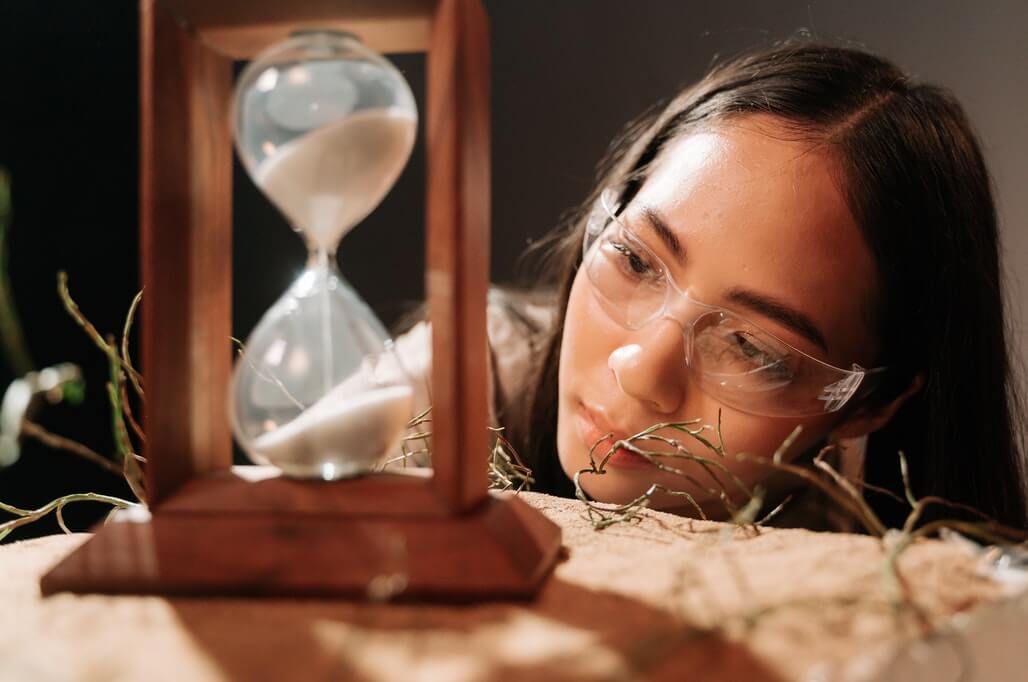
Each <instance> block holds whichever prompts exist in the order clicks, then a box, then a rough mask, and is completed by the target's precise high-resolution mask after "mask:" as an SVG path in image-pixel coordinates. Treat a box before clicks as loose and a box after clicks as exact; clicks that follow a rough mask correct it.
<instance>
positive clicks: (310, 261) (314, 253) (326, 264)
mask: <svg viewBox="0 0 1028 682" xmlns="http://www.w3.org/2000/svg"><path fill="white" fill-rule="evenodd" d="M307 268H308V269H321V268H324V269H326V270H336V269H337V266H336V252H335V249H333V250H332V251H328V250H326V249H317V248H315V249H311V250H310V251H308V252H307Z"/></svg>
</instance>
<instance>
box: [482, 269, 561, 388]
mask: <svg viewBox="0 0 1028 682" xmlns="http://www.w3.org/2000/svg"><path fill="white" fill-rule="evenodd" d="M486 316H487V320H488V333H489V349H490V359H491V363H492V373H493V375H494V376H495V379H496V386H495V391H496V396H495V397H496V403H497V404H498V405H499V406H503V405H507V404H509V402H510V401H511V400H514V399H516V398H517V396H518V395H519V394H520V392H521V389H523V388H525V382H526V381H527V380H529V378H530V377H531V376H533V370H534V369H535V363H536V362H537V361H538V359H539V357H540V356H541V354H542V353H543V352H544V351H545V348H544V346H545V342H546V340H547V339H548V338H549V335H550V332H551V331H552V329H553V325H554V324H556V317H557V306H556V296H555V294H553V293H552V292H548V291H531V290H517V289H509V288H503V287H493V288H491V289H490V290H489V296H488V303H487V306H486Z"/></svg>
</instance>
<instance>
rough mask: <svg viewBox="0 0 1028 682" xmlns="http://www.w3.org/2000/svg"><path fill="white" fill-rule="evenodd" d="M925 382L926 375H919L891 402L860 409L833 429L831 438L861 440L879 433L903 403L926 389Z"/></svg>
mask: <svg viewBox="0 0 1028 682" xmlns="http://www.w3.org/2000/svg"><path fill="white" fill-rule="evenodd" d="M924 382H925V379H924V374H922V373H919V374H917V376H915V377H914V378H913V379H912V380H911V381H910V385H909V386H907V387H906V389H904V390H903V392H902V393H900V394H899V395H898V396H896V397H895V398H893V399H892V400H891V401H890V402H888V403H886V404H884V405H878V406H875V407H858V408H857V409H856V410H855V411H854V412H853V413H852V414H850V415H849V416H848V417H846V418H845V419H843V420H842V421H841V422H839V424H838V425H837V426H836V427H835V428H834V429H832V432H831V434H830V438H832V439H836V440H843V439H846V438H859V437H860V436H865V435H867V434H869V433H873V432H875V431H877V430H878V429H880V428H882V427H883V426H885V425H886V424H888V423H889V420H890V419H892V417H893V415H895V414H896V412H897V411H899V408H900V407H902V406H903V403H905V402H907V400H908V399H909V398H910V397H911V396H912V395H914V394H915V393H917V392H918V391H920V390H921V389H922V388H924Z"/></svg>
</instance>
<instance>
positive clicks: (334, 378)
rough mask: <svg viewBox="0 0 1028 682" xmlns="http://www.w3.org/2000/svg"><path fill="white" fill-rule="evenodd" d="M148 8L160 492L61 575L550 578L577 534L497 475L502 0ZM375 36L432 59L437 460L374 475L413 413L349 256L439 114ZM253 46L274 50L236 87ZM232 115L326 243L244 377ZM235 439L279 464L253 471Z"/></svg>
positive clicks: (429, 583) (146, 300)
mask: <svg viewBox="0 0 1028 682" xmlns="http://www.w3.org/2000/svg"><path fill="white" fill-rule="evenodd" d="M140 20H141V27H140V76H141V78H140V95H141V100H142V102H141V104H142V106H141V107H140V132H141V145H140V202H139V204H140V246H141V248H140V254H141V272H142V277H143V286H144V289H145V294H144V297H143V311H142V316H141V319H140V323H141V339H142V348H141V353H140V356H141V365H142V375H143V378H144V380H145V390H146V404H145V412H144V418H145V422H144V428H145V430H146V443H145V450H144V452H143V453H142V454H143V455H144V456H145V459H146V463H145V467H146V472H145V473H146V498H147V499H146V502H147V509H145V510H143V509H140V510H136V511H137V512H139V513H136V514H118V515H116V516H115V518H114V519H113V520H112V521H111V523H108V524H106V525H104V526H101V527H98V528H97V529H96V531H97V532H96V534H95V535H94V536H93V537H92V538H91V539H90V540H89V541H87V542H86V543H84V544H83V545H82V546H81V547H79V548H78V549H77V550H75V551H74V552H73V553H72V554H71V555H69V556H68V557H66V558H65V559H64V560H62V561H61V562H60V563H59V564H57V565H56V566H55V567H54V569H53V570H52V571H51V572H50V573H48V574H47V575H46V576H44V578H43V579H42V580H41V582H40V588H41V590H42V592H43V593H44V594H51V593H53V592H58V591H63V590H71V591H76V592H109V593H126V592H127V593H137V594H138V593H156V594H189V595H226V594H231V595H240V594H246V595H285V596H291V595H318V596H326V595H327V596H346V597H357V598H367V597H368V596H369V594H370V593H369V588H370V587H371V586H374V585H378V584H380V583H381V582H382V581H381V580H378V579H379V578H381V577H382V576H383V575H387V577H389V580H388V581H387V582H389V584H391V585H397V584H402V586H403V590H402V594H400V595H398V596H401V597H404V598H409V599H418V598H422V597H425V598H430V599H440V598H456V599H458V600H461V601H466V600H468V599H473V598H496V597H527V596H530V595H532V594H534V593H535V592H536V591H537V590H538V589H539V587H540V586H541V585H542V584H543V581H544V580H545V578H546V576H547V575H548V573H549V571H550V569H551V567H552V566H553V565H554V563H555V561H556V559H557V556H558V551H559V549H560V544H561V543H560V529H559V528H558V527H557V526H556V525H555V524H554V523H553V522H551V521H549V520H548V519H547V518H546V517H544V516H543V515H542V514H541V513H540V512H539V511H537V510H535V509H533V508H532V507H531V506H529V504H527V503H526V502H525V501H524V500H523V499H520V498H518V497H517V496H512V495H509V494H498V493H491V492H489V491H487V480H488V479H487V458H488V448H489V445H490V442H489V433H488V431H487V428H486V426H487V424H488V402H487V369H488V360H487V339H486V318H485V304H486V289H487V285H488V274H489V259H488V256H487V255H488V253H489V214H490V209H489V189H490V179H489V167H490V163H489V150H490V141H489V120H490V116H489V100H490V93H489V68H490V67H489V26H488V19H487V17H486V13H485V10H484V8H483V7H482V4H481V1H480V0H346V2H325V1H324V0H290V2H264V1H261V0H218V2H212V1H211V0H140ZM310 26H316V27H318V29H319V30H317V31H315V32H311V31H307V30H300V29H305V27H310ZM298 31H299V32H298ZM350 34H354V35H359V36H360V38H361V39H360V40H358V39H356V38H354V37H353V35H350ZM269 45H277V46H278V47H271V48H269V47H268V46H269ZM365 45H366V46H368V47H364V46H365ZM371 49H374V50H378V51H381V52H384V53H386V52H408V53H409V52H425V53H426V56H427V59H426V68H425V75H426V91H427V97H426V104H425V107H424V109H425V126H424V129H425V132H426V140H425V148H426V159H427V162H426V173H427V180H428V187H427V192H426V195H427V196H426V198H427V202H426V203H427V205H426V212H425V229H426V239H425V244H426V254H425V256H426V258H425V260H426V277H425V283H426V290H427V295H428V301H427V303H428V313H429V316H430V320H431V324H432V371H431V377H430V382H431V395H432V414H431V432H432V433H431V447H432V470H431V472H426V471H425V470H414V469H411V470H396V471H390V470H388V469H387V470H385V471H380V472H373V473H369V474H366V475H361V476H356V475H354V474H357V473H360V472H364V471H367V469H368V468H373V467H375V464H376V463H377V462H378V461H379V458H380V453H381V452H384V451H387V450H388V449H389V448H390V446H391V443H392V442H393V441H394V440H395V438H396V437H397V435H398V433H399V430H400V429H402V427H403V424H404V421H405V419H406V417H407V413H408V412H409V410H410V407H409V401H410V397H409V396H410V385H409V380H408V378H407V376H406V374H405V372H404V371H403V367H402V366H401V363H400V362H399V361H398V360H397V358H396V356H395V354H394V353H393V351H392V348H391V346H390V343H389V341H388V337H387V336H386V335H385V331H384V330H383V329H382V325H381V324H380V323H379V322H377V321H376V320H375V317H374V315H372V314H371V312H370V311H369V310H368V308H367V306H366V305H365V304H364V303H362V302H361V301H360V298H359V297H358V296H357V295H356V294H355V293H354V292H353V290H352V289H351V288H350V287H349V285H347V284H346V283H345V281H344V280H343V278H342V276H341V275H340V274H339V273H338V272H336V270H335V269H334V258H333V253H334V249H335V247H336V246H338V244H339V241H340V240H341V239H342V238H343V235H344V234H345V233H346V231H347V230H348V229H351V228H352V227H353V226H354V225H356V224H358V223H359V222H360V220H361V218H362V217H363V216H364V215H365V214H367V213H368V212H369V211H371V210H373V209H374V208H375V206H376V205H377V204H378V202H379V201H380V200H381V198H382V196H383V195H384V194H385V193H386V192H387V191H388V189H389V187H390V186H391V184H392V182H393V180H394V179H395V177H396V174H397V173H399V172H400V169H401V168H402V167H403V165H404V163H405V161H406V158H407V154H408V153H409V149H410V144H411V137H412V136H413V135H414V130H415V111H414V106H413V103H412V100H411V98H410V92H409V91H408V90H407V87H406V85H405V84H404V83H403V80H402V79H401V78H399V77H398V74H396V72H395V71H393V70H392V68H391V67H390V66H389V65H388V63H385V62H384V61H383V60H382V59H381V58H379V57H377V56H375V55H374V54H372V53H371V51H370V50H371ZM234 60H253V63H252V64H251V65H250V66H249V67H248V68H247V69H246V70H245V71H244V73H243V74H242V75H241V77H240V79H239V81H238V83H237V85H238V87H237V89H236V96H235V98H233V80H232V73H233V61H234ZM233 103H234V106H235V107H236V108H235V112H234V114H235V115H233V111H232V107H233ZM240 120H241V121H242V122H241V123H237V124H236V125H235V126H230V125H227V123H228V122H229V121H233V122H239V121H240ZM232 127H235V128H236V136H235V137H236V144H237V148H238V149H239V152H240V156H241V157H242V159H243V163H244V164H245V165H246V167H247V170H248V171H249V172H250V174H251V177H252V178H253V179H254V181H255V182H256V183H257V185H258V187H260V188H261V189H262V190H263V191H264V192H265V193H266V194H267V195H268V197H269V198H270V199H271V201H272V202H274V203H275V205H276V206H278V208H279V209H280V210H281V211H282V213H283V214H284V215H285V216H286V217H287V219H288V220H289V221H290V222H291V223H292V224H293V226H294V227H296V228H297V229H298V230H299V231H300V236H301V237H302V238H303V239H304V241H305V242H306V243H307V245H308V247H309V250H310V253H311V255H310V258H309V262H308V264H307V268H306V270H305V271H304V272H303V274H302V275H301V276H300V277H299V278H298V279H297V281H296V282H295V283H294V284H293V285H292V286H291V287H290V288H289V290H288V291H286V292H285V294H284V295H283V296H282V298H281V299H280V300H279V301H278V302H277V303H275V304H274V305H273V306H272V307H271V309H269V311H268V312H267V313H266V315H265V316H264V318H263V319H262V320H261V322H260V323H259V324H258V325H257V328H256V329H255V330H254V332H253V333H252V334H251V336H250V338H249V339H248V340H247V343H246V350H245V352H244V354H243V355H242V357H238V358H236V360H235V369H234V371H233V365H232V353H231V352H230V349H231V346H230V345H229V337H230V335H231V300H232V287H231V283H232V277H231V266H232V248H231V247H232V230H231V226H232V210H231V209H232V203H231V195H232V192H231V180H232V144H233V135H232V132H233V131H232ZM340 151H346V152H347V153H346V154H343V153H336V152H340ZM239 227H240V228H241V230H243V231H241V233H240V234H239V235H238V236H237V239H240V238H241V239H245V238H246V234H245V226H239ZM358 229H360V228H358ZM411 229H417V228H416V227H415V226H411ZM342 248H346V247H345V244H343V247H342ZM226 402H227V403H228V404H229V415H230V416H229V417H226V414H225V405H226ZM233 433H235V435H236V439H237V440H238V442H239V443H240V444H241V445H242V446H243V448H244V449H245V450H246V451H247V452H248V453H249V454H250V456H251V457H252V458H254V459H255V460H257V461H259V462H266V463H268V464H273V465H274V466H240V467H235V466H233V465H232V447H231V445H232V434H233ZM276 467H277V468H276ZM311 479H313V480H311ZM322 479H343V480H335V481H333V482H332V483H326V482H325V481H323V480H322ZM399 578H402V580H401V579H399ZM392 596H393V597H396V596H397V595H395V594H394V595H392Z"/></svg>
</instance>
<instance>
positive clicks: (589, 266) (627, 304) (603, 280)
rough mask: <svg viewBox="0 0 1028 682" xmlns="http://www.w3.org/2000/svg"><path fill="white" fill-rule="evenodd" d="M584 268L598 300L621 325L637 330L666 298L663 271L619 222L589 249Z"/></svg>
mask: <svg viewBox="0 0 1028 682" xmlns="http://www.w3.org/2000/svg"><path fill="white" fill-rule="evenodd" d="M585 268H586V274H587V275H588V277H589V281H590V282H591V283H592V285H593V291H594V293H595V294H596V296H597V299H598V300H599V301H600V303H601V305H603V308H604V310H605V311H606V312H607V314H608V315H610V317H611V318H612V319H613V320H615V321H616V322H618V323H619V324H622V325H624V326H626V327H628V328H630V329H638V328H639V327H642V326H643V325H645V324H646V323H647V322H649V321H650V320H651V319H653V317H654V316H655V315H656V314H657V313H658V312H660V310H661V309H662V308H663V305H664V299H665V298H666V296H667V281H666V279H665V278H664V271H663V269H662V268H661V266H660V264H659V263H658V262H657V261H656V259H655V258H653V256H652V255H651V254H650V253H649V252H648V250H647V249H646V247H645V246H643V245H642V244H641V243H639V242H638V240H637V239H635V238H634V237H633V236H632V235H631V234H629V233H628V232H627V231H626V230H624V229H623V228H621V226H620V225H619V224H618V223H617V222H616V221H613V220H612V221H611V222H610V224H609V225H608V226H607V227H606V228H605V229H604V230H603V232H602V233H601V234H600V235H599V238H598V239H597V240H596V242H595V243H594V244H593V245H592V246H591V247H590V249H589V251H588V253H587V254H586V259H585Z"/></svg>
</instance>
